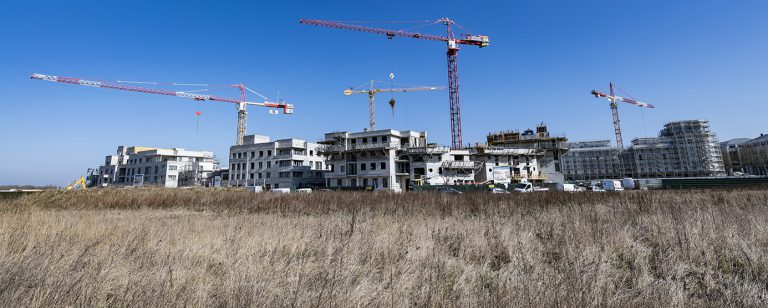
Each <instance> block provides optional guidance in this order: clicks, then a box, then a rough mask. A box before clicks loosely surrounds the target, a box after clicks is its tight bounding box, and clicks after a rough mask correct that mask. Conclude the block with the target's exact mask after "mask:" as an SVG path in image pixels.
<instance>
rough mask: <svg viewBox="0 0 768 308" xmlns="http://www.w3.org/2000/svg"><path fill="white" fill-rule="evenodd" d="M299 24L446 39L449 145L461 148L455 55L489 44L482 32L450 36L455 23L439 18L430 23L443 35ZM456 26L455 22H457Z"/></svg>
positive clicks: (328, 23)
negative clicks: (442, 27) (442, 28)
mask: <svg viewBox="0 0 768 308" xmlns="http://www.w3.org/2000/svg"><path fill="white" fill-rule="evenodd" d="M299 22H300V23H302V24H306V25H314V26H321V27H328V28H335V29H341V30H352V31H360V32H367V33H374V34H384V35H386V36H387V38H389V39H392V38H394V37H408V38H415V39H423V40H431V41H439V42H446V43H447V45H448V52H447V53H446V55H447V56H448V100H449V103H450V113H451V148H453V149H459V148H462V139H461V104H460V102H459V68H458V62H457V56H458V52H459V45H472V46H479V47H480V48H482V47H486V46H488V45H489V44H490V40H489V39H488V36H485V35H472V34H461V38H456V37H454V34H453V29H452V26H453V25H454V24H456V22H454V21H453V20H451V19H448V18H441V19H438V20H436V21H434V22H432V24H438V23H442V24H443V25H445V26H446V27H447V35H446V36H439V35H429V34H422V33H415V32H409V31H405V30H388V29H381V28H371V27H364V26H358V25H349V24H344V23H340V22H333V21H323V20H315V19H302V20H300V21H299ZM457 25H458V24H457Z"/></svg>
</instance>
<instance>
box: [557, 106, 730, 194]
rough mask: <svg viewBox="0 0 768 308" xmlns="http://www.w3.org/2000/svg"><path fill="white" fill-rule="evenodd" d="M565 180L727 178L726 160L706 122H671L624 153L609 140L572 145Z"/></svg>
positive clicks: (565, 157) (566, 160)
mask: <svg viewBox="0 0 768 308" xmlns="http://www.w3.org/2000/svg"><path fill="white" fill-rule="evenodd" d="M569 146H570V147H571V151H569V152H568V153H567V154H566V155H564V156H563V170H564V173H565V177H566V180H601V179H606V178H623V177H633V178H640V179H644V178H678V177H714V176H724V175H725V169H724V166H723V157H722V153H721V151H720V146H719V144H718V142H717V138H716V136H715V134H714V133H713V132H712V131H711V129H710V126H709V122H708V121H706V120H686V121H675V122H669V123H667V124H665V125H664V128H663V129H662V130H661V131H660V132H659V135H658V137H652V138H635V139H633V140H632V144H631V146H630V147H629V148H628V149H626V150H624V151H621V150H619V149H618V148H616V147H611V146H609V145H608V143H607V142H606V141H593V142H577V143H571V144H569Z"/></svg>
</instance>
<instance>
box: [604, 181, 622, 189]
mask: <svg viewBox="0 0 768 308" xmlns="http://www.w3.org/2000/svg"><path fill="white" fill-rule="evenodd" d="M603 189H605V191H623V190H624V187H622V186H621V181H619V180H604V181H603Z"/></svg>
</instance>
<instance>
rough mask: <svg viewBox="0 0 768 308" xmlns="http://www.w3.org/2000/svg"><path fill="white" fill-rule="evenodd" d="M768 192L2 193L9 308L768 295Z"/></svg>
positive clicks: (0, 239) (0, 292)
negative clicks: (13, 195)
mask: <svg viewBox="0 0 768 308" xmlns="http://www.w3.org/2000/svg"><path fill="white" fill-rule="evenodd" d="M767 250H768V190H758V189H754V190H710V191H649V192H640V191H637V192H626V193H622V194H610V193H603V194H600V193H579V194H566V193H554V192H553V193H537V194H524V195H516V194H512V195H490V194H464V195H458V196H456V195H440V194H432V193H414V194H396V195H395V194H373V193H314V194H311V195H297V194H292V195H272V194H253V193H247V192H242V191H223V190H221V191H210V190H208V191H205V190H163V189H145V190H127V189H124V190H111V189H105V190H89V191H81V192H70V193H59V192H44V193H40V194H35V195H30V196H25V197H21V198H19V199H14V200H0V306H2V307H15V306H21V305H25V306H33V307H35V306H36V307H40V306H46V307H47V306H70V305H74V306H252V305H258V306H369V305H371V306H373V305H375V306H411V305H416V306H509V305H515V306H518V305H526V306H531V305H535V306H554V305H564V306H598V305H603V306H605V305H610V306H614V305H631V306H640V305H643V306H644V305H649V306H651V305H652V306H680V305H684V306H700V305H753V306H765V305H766V304H768V303H767V302H768V255H767V254H766V251H767Z"/></svg>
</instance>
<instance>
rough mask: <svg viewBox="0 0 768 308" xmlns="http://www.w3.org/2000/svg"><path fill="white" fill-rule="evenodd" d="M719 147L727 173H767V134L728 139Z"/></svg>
mask: <svg viewBox="0 0 768 308" xmlns="http://www.w3.org/2000/svg"><path fill="white" fill-rule="evenodd" d="M720 149H721V152H722V155H723V161H724V164H725V168H726V171H727V172H728V174H729V175H733V174H734V172H741V173H744V174H749V175H768V134H760V136H759V137H757V138H754V139H748V138H738V139H733V140H729V141H726V142H723V143H721V144H720Z"/></svg>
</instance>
